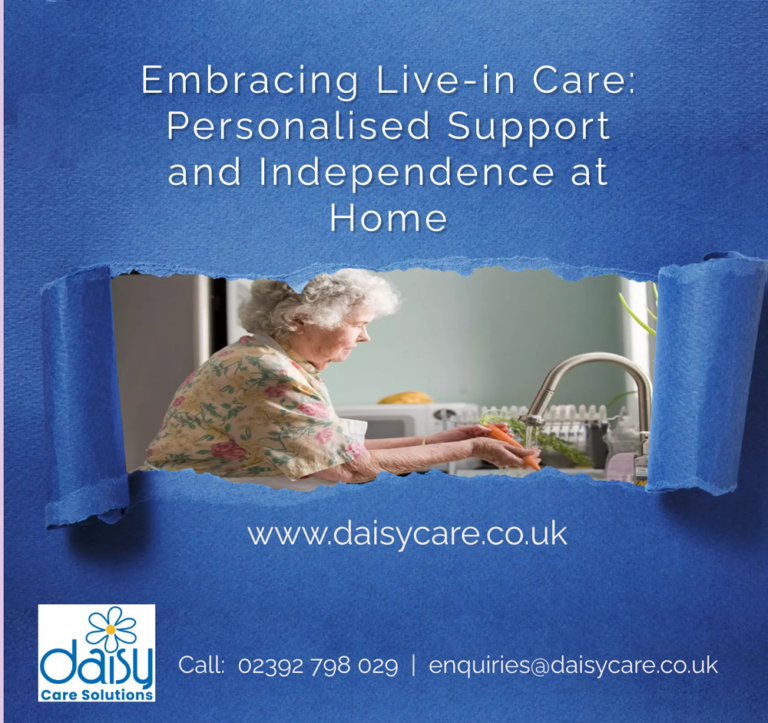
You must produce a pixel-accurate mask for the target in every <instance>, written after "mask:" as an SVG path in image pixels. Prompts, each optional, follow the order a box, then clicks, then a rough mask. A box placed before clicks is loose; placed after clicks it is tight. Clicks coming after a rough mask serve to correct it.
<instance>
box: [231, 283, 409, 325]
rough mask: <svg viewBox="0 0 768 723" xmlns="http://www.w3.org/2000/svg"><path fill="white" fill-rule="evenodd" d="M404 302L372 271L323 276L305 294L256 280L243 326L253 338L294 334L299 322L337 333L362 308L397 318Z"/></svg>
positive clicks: (244, 306) (243, 310) (242, 311)
mask: <svg viewBox="0 0 768 723" xmlns="http://www.w3.org/2000/svg"><path fill="white" fill-rule="evenodd" d="M399 305H400V298H399V296H398V294H397V292H396V291H395V289H394V288H393V287H392V285H391V284H390V283H389V282H388V281H386V280H385V279H383V278H382V277H381V276H377V275H376V274H374V273H373V272H371V271H363V270H362V269H341V271H337V272H336V273H335V274H320V275H319V276H316V277H315V278H314V279H312V280H311V281H310V282H309V283H308V284H307V285H306V286H305V287H304V290H303V291H302V292H301V293H297V292H296V291H294V290H293V289H292V288H291V287H290V286H288V284H286V283H285V282H283V281H271V280H270V279H256V281H254V282H253V283H252V284H251V298H250V299H249V300H248V301H246V302H244V303H243V304H242V306H241V307H240V323H241V324H242V326H243V328H244V329H245V330H246V331H248V332H250V333H251V334H254V333H259V332H261V333H262V334H269V335H270V336H274V335H275V334H280V333H281V332H288V331H294V330H295V329H296V320H297V319H301V320H302V321H304V322H306V323H309V324H315V325H316V326H320V327H322V328H324V329H337V328H338V327H340V326H341V325H342V323H343V322H344V319H345V318H346V317H347V316H348V315H349V314H350V313H351V312H353V311H354V310H355V309H356V308H357V307H359V306H365V307H368V309H369V310H370V311H371V313H372V314H373V315H374V316H386V315H388V314H394V313H395V311H397V308H398V306H399Z"/></svg>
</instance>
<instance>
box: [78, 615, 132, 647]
mask: <svg viewBox="0 0 768 723" xmlns="http://www.w3.org/2000/svg"><path fill="white" fill-rule="evenodd" d="M88 622H89V623H90V624H91V626H92V627H93V628H94V629H93V630H91V631H90V632H89V633H88V634H87V635H86V636H85V639H86V641H87V642H88V644H89V645H101V644H102V643H104V650H106V651H107V652H108V653H114V652H116V651H117V649H118V647H120V643H122V644H123V645H133V644H134V643H135V642H136V633H133V632H131V628H133V627H134V626H135V625H136V621H135V620H134V619H133V618H128V617H123V609H122V608H120V607H118V606H117V605H113V606H112V607H111V608H109V610H108V611H107V616H106V617H104V615H102V614H101V613H91V614H90V615H89V616H88Z"/></svg>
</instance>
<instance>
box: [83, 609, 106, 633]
mask: <svg viewBox="0 0 768 723" xmlns="http://www.w3.org/2000/svg"><path fill="white" fill-rule="evenodd" d="M94 618H97V619H98V620H103V621H104V622H103V623H98V622H94V621H93V619H94ZM88 622H89V623H90V624H91V625H93V627H94V628H96V630H106V629H107V625H109V621H108V620H107V619H106V618H105V617H104V616H103V615H102V614H101V613H91V614H90V615H89V616H88Z"/></svg>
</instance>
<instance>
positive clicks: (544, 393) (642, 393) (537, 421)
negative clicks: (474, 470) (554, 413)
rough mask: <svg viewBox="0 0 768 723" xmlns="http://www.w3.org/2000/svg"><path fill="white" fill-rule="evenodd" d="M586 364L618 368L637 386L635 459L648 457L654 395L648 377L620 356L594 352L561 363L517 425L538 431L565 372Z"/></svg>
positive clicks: (548, 377)
mask: <svg viewBox="0 0 768 723" xmlns="http://www.w3.org/2000/svg"><path fill="white" fill-rule="evenodd" d="M589 362H609V363H611V364H616V365H618V366H620V367H621V368H622V369H624V371H626V372H627V373H628V374H629V375H630V376H631V377H632V378H633V379H634V380H635V383H636V384H637V394H638V408H639V416H640V449H639V450H638V456H646V455H647V454H648V437H649V436H650V431H651V397H652V394H653V385H652V384H651V380H650V379H649V378H648V375H647V374H646V373H645V372H644V371H643V370H642V369H641V368H640V367H639V366H638V365H637V364H635V363H634V362H633V361H631V360H629V359H627V358H626V357H623V356H620V355H619V354H609V353H608V352H603V351H595V352H590V353H589V354H577V355H576V356H572V357H571V358H570V359H566V360H565V361H561V362H560V363H559V364H558V365H557V366H556V367H554V368H553V369H552V371H550V372H549V374H547V378H546V379H545V380H544V383H543V384H542V385H541V389H539V392H538V394H537V395H536V398H535V399H534V400H533V404H531V406H530V408H529V410H528V414H525V415H523V416H522V417H520V421H521V422H523V423H524V424H526V425H527V426H528V427H541V426H543V425H544V412H545V411H546V410H547V406H549V402H550V401H551V399H552V397H553V396H554V395H555V391H556V390H557V385H558V384H559V383H560V380H561V379H562V378H563V377H564V376H565V374H566V373H567V372H569V371H570V370H571V369H573V368H574V367H577V366H581V365H582V364H587V363H589Z"/></svg>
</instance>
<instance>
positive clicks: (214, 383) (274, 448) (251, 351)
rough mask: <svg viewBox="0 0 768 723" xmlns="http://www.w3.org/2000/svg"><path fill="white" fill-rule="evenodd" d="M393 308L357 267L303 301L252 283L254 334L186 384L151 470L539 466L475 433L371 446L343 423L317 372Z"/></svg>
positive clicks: (151, 454)
mask: <svg viewBox="0 0 768 723" xmlns="http://www.w3.org/2000/svg"><path fill="white" fill-rule="evenodd" d="M398 305H399V299H398V297H397V294H396V292H395V291H394V290H393V289H392V287H391V286H390V285H389V283H388V282H387V281H385V280H384V279H382V278H381V277H378V276H376V275H375V274H373V273H371V272H367V271H360V270H356V269H344V270H342V271H339V272H337V273H335V274H332V275H329V274H321V275H320V276H317V277H316V278H314V279H312V281H310V282H309V283H308V284H307V286H306V287H305V288H304V290H303V291H302V292H301V293H297V292H295V291H294V290H293V289H291V288H290V286H288V285H287V284H285V283H283V282H280V281H269V280H257V281H254V282H253V285H252V287H251V299H250V301H249V302H246V303H245V304H244V305H243V307H242V308H241V310H240V317H241V323H242V324H243V327H244V328H245V329H246V330H247V331H248V332H250V333H251V334H252V336H244V337H242V338H241V339H240V340H239V341H238V342H237V343H235V344H231V345H230V346H227V347H225V348H224V349H222V350H220V351H218V352H216V353H215V354H214V355H213V356H212V357H211V358H210V359H209V360H208V361H207V362H205V364H203V365H202V366H201V367H200V368H199V369H198V370H197V371H195V372H193V373H192V374H190V375H189V376H188V377H187V378H186V379H185V380H184V381H183V382H182V384H181V386H180V387H179V389H178V391H177V392H176V394H175V396H174V398H173V400H172V401H171V404H170V406H169V407H168V411H167V412H166V415H165V419H164V420H163V424H162V427H161V428H160V431H159V432H158V434H157V436H156V437H155V438H154V439H153V440H152V442H151V443H150V448H149V449H148V450H147V462H146V463H145V466H144V468H149V469H164V470H180V469H185V468H191V469H194V470H195V471H197V472H210V473H212V474H216V475H219V476H221V477H226V478H227V479H230V480H232V481H233V482H260V483H264V484H267V485H270V486H273V487H293V488H295V489H302V488H306V489H309V488H313V487H316V486H317V485H318V484H323V483H329V482H339V481H341V482H368V481H370V480H372V479H374V478H375V477H376V475H377V474H378V473H379V472H381V471H382V470H383V471H387V472H391V473H394V474H404V473H409V472H414V471H416V470H420V469H424V468H425V467H429V466H431V465H434V464H439V463H442V462H451V461H458V460H462V459H466V458H468V457H479V458H481V459H484V460H486V461H488V462H491V463H493V464H495V465H497V466H498V467H509V466H514V467H520V466H523V464H524V462H523V458H524V457H526V456H528V455H532V456H534V458H538V454H539V453H538V450H535V449H521V448H519V447H513V446H512V445H510V444H507V443H505V442H499V441H496V440H493V439H490V438H489V437H488V434H489V430H488V429H487V428H486V427H483V426H480V425H474V426H470V427H459V428H457V429H452V430H448V431H444V432H439V433H437V434H433V435H430V436H428V437H405V438H398V439H375V440H365V438H364V432H365V423H361V422H356V421H354V420H344V419H340V418H339V417H338V416H337V415H336V413H335V412H334V409H333V405H332V404H331V400H330V397H329V396H328V391H327V389H326V387H325V384H324V383H323V380H322V379H321V378H320V372H321V371H322V370H323V369H325V368H326V367H327V366H328V364H330V363H331V362H343V361H344V360H345V359H347V357H348V356H349V355H350V353H351V352H352V350H353V349H354V348H355V347H356V346H357V345H358V344H359V343H361V342H367V341H370V337H369V336H368V329H367V328H368V325H369V324H370V323H371V322H372V321H373V320H374V319H375V318H376V317H379V316H384V315H387V314H392V313H394V312H395V311H396V310H397V307H398ZM502 427H503V425H502ZM310 477H311V478H312V479H313V480H314V483H312V482H310V481H309V480H306V478H310ZM298 480H305V482H303V484H304V487H302V482H297V481H298Z"/></svg>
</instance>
